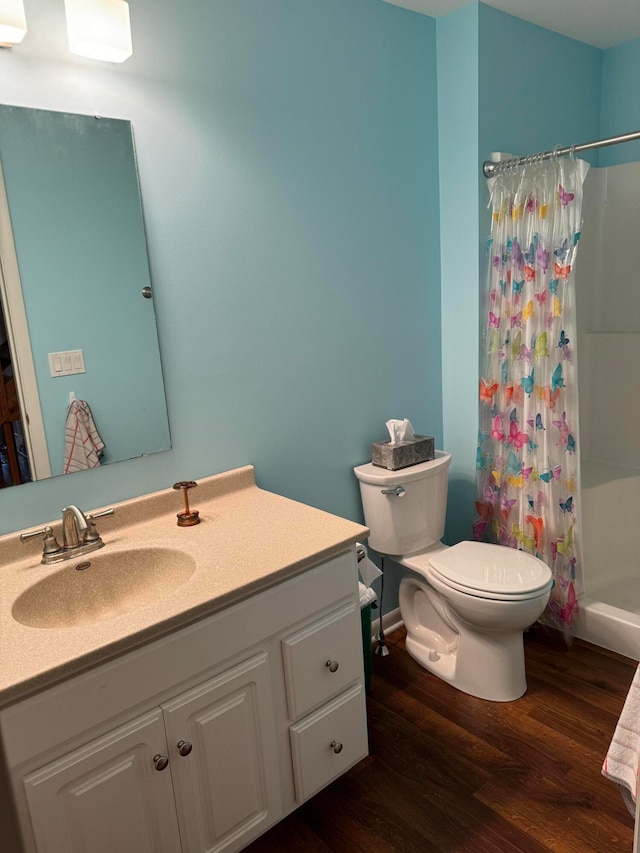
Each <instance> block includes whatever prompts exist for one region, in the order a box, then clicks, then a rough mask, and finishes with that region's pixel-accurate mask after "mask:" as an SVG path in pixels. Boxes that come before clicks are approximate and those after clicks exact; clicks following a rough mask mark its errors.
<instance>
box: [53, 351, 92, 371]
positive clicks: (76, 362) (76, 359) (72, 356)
mask: <svg viewBox="0 0 640 853" xmlns="http://www.w3.org/2000/svg"><path fill="white" fill-rule="evenodd" d="M49 369H50V370H51V375H52V376H71V375H72V374H74V373H86V370H85V367H84V354H83V352H82V350H81V349H74V350H67V351H65V352H50V353H49Z"/></svg>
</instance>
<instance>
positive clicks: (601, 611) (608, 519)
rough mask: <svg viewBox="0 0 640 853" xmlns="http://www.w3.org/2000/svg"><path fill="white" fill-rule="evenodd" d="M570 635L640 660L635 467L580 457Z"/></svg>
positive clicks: (639, 495) (639, 498)
mask: <svg viewBox="0 0 640 853" xmlns="http://www.w3.org/2000/svg"><path fill="white" fill-rule="evenodd" d="M581 480H582V491H581V494H582V531H583V535H582V542H583V551H582V557H583V559H582V564H583V587H584V591H583V594H582V595H581V597H580V611H579V617H578V625H577V629H576V636H578V637H581V638H582V639H583V640H588V641H589V642H590V643H595V645H598V646H602V647H603V648H606V649H611V650H612V651H614V652H618V653H619V654H622V655H626V656H627V657H630V658H634V659H635V660H640V470H637V469H632V468H627V467H621V466H619V465H614V464H611V463H605V462H598V461H595V460H589V459H586V460H585V459H583V460H582V466H581Z"/></svg>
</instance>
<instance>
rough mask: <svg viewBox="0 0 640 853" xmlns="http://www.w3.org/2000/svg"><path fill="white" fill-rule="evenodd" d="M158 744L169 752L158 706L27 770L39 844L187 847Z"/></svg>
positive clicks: (98, 852)
mask: <svg viewBox="0 0 640 853" xmlns="http://www.w3.org/2000/svg"><path fill="white" fill-rule="evenodd" d="M158 749H160V750H163V751H164V752H166V740H165V736H164V727H163V724H162V714H161V712H160V711H159V710H156V711H153V712H151V713H149V714H144V715H143V716H141V717H138V718H137V719H135V720H133V721H132V722H131V723H128V724H127V725H124V726H120V727H119V728H117V729H116V730H115V731H113V732H109V734H107V735H104V736H103V737H100V738H97V739H96V740H94V741H91V742H90V743H88V744H87V745H86V746H84V747H82V748H80V749H77V750H74V751H73V752H71V753H69V754H67V755H63V756H62V757H61V758H59V759H57V760H56V761H53V762H51V763H50V764H47V765H46V766H45V767H43V768H41V769H40V770H36V771H35V772H34V773H30V774H29V775H28V776H26V777H25V778H24V788H25V794H26V798H27V803H28V809H29V817H30V819H31V825H32V827H33V834H34V836H35V842H36V845H37V850H38V851H40V853H60V851H64V850H74V851H75V850H87V851H88V850H91V851H92V853H109V851H111V853H113V851H115V850H118V851H126V853H134V851H141V853H142V851H149V853H151V851H158V853H173V851H175V850H179V849H180V840H179V836H178V824H177V821H176V813H175V805H174V801H173V787H172V784H171V777H170V774H169V773H166V772H163V773H157V772H155V773H154V772H153V771H152V770H151V769H150V768H152V767H153V764H152V761H153V758H152V756H154V755H155V754H156V750H158Z"/></svg>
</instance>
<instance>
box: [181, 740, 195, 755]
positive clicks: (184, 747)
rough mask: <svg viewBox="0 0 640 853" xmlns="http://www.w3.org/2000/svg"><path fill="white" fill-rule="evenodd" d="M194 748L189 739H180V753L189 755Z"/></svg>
mask: <svg viewBox="0 0 640 853" xmlns="http://www.w3.org/2000/svg"><path fill="white" fill-rule="evenodd" d="M192 749H193V745H192V744H190V743H189V741H188V740H179V741H178V752H179V753H180V755H189V753H190V752H191V750H192Z"/></svg>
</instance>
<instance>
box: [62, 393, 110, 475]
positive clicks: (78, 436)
mask: <svg viewBox="0 0 640 853" xmlns="http://www.w3.org/2000/svg"><path fill="white" fill-rule="evenodd" d="M104 447H105V444H104V442H103V440H102V439H101V438H100V434H99V433H98V430H97V429H96V425H95V423H94V422H93V415H92V414H91V409H90V408H89V404H88V403H85V401H84V400H74V401H73V402H72V403H71V405H70V406H69V409H68V410H67V420H66V423H65V425H64V473H65V474H69V473H70V472H71V471H83V470H85V469H86V468H97V467H98V465H100V456H101V455H102V451H103V450H104Z"/></svg>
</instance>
